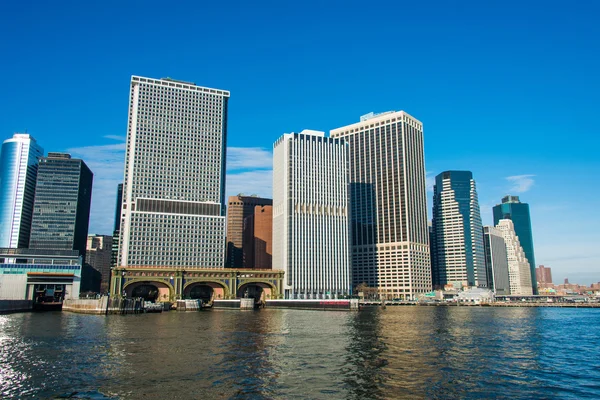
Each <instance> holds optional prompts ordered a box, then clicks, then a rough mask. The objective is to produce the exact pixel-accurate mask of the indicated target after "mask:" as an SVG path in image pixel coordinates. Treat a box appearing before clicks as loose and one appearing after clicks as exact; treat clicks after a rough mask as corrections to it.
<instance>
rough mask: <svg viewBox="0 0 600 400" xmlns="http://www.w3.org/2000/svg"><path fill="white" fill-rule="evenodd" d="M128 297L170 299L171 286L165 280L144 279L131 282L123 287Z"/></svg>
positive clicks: (150, 299)
mask: <svg viewBox="0 0 600 400" xmlns="http://www.w3.org/2000/svg"><path fill="white" fill-rule="evenodd" d="M123 292H124V293H123V295H124V296H126V297H133V298H136V297H141V298H143V299H144V300H145V301H152V302H157V301H169V300H170V298H171V288H170V287H169V286H168V285H167V284H165V283H163V282H153V281H143V282H134V283H131V284H129V285H127V286H125V288H124V289H123Z"/></svg>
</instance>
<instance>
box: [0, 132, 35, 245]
mask: <svg viewBox="0 0 600 400" xmlns="http://www.w3.org/2000/svg"><path fill="white" fill-rule="evenodd" d="M43 155H44V150H43V149H42V148H41V147H40V146H39V145H38V144H37V143H36V141H35V139H34V138H33V137H31V136H30V135H28V134H24V133H16V134H15V135H14V136H13V137H12V138H10V139H7V140H5V141H4V143H3V144H2V150H1V152H0V248H24V247H27V245H28V244H29V232H30V227H31V214H32V211H33V197H34V193H35V182H36V177H37V169H38V160H39V158H40V157H42V156H43Z"/></svg>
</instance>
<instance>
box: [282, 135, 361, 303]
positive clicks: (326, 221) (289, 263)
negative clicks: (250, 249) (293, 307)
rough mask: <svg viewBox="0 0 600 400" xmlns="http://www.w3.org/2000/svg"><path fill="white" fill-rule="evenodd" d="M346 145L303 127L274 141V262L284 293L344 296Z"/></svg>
mask: <svg viewBox="0 0 600 400" xmlns="http://www.w3.org/2000/svg"><path fill="white" fill-rule="evenodd" d="M348 211H349V210H348V145H347V144H346V143H345V142H344V140H342V139H333V138H326V137H325V135H324V133H323V132H316V131H309V130H304V131H302V132H301V133H289V134H284V135H283V136H281V137H280V138H279V139H278V140H277V141H276V142H275V144H274V145H273V265H274V266H275V267H276V268H278V269H283V270H285V283H284V288H285V297H286V298H288V299H307V298H308V299H327V298H339V297H343V296H347V295H349V294H350V293H351V286H350V283H351V282H350V243H349V240H350V237H349V217H348V214H349V213H348Z"/></svg>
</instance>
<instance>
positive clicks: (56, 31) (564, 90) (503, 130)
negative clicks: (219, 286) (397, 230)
mask: <svg viewBox="0 0 600 400" xmlns="http://www.w3.org/2000/svg"><path fill="white" fill-rule="evenodd" d="M517 4H518V3H514V5H517ZM540 4H541V3H540ZM3 7H4V8H3V10H4V11H5V12H3V13H0V15H2V16H0V19H1V21H2V24H1V26H2V27H1V28H0V29H2V32H3V33H4V34H5V36H7V37H10V38H11V40H9V41H6V42H5V43H3V44H2V48H3V51H4V53H5V54H7V55H9V57H10V59H11V62H10V63H4V64H3V65H2V66H0V72H2V74H3V76H10V77H11V79H10V80H7V82H6V85H5V87H4V90H3V92H2V95H0V105H2V107H3V110H4V112H5V116H7V117H5V118H3V119H2V120H1V121H0V134H1V135H2V138H3V139H5V138H9V137H10V136H11V135H12V134H13V133H14V132H23V131H28V132H30V133H31V134H32V135H33V136H34V137H35V138H36V140H37V141H38V143H39V144H40V145H41V146H42V147H43V148H44V149H46V151H66V152H70V153H71V154H73V156H74V157H78V158H81V159H83V160H85V161H86V163H88V165H89V167H90V169H92V170H93V171H94V173H95V184H94V197H93V200H92V201H93V205H92V218H91V221H90V233H98V234H111V232H112V224H113V221H112V220H111V219H112V218H107V217H106V216H108V215H112V213H113V212H114V206H115V199H114V191H115V188H116V185H117V184H118V183H119V182H121V181H122V179H123V165H124V158H125V156H124V148H125V145H124V138H125V136H126V128H127V120H126V119H127V115H126V113H124V112H123V111H122V110H123V109H124V108H125V107H126V105H127V101H128V98H127V94H126V93H124V92H123V87H124V85H127V82H128V81H129V79H130V76H131V75H134V74H138V75H144V76H152V77H164V76H172V77H174V78H177V79H184V80H192V81H195V82H196V83H198V84H200V85H203V86H209V87H223V88H227V89H228V90H230V91H231V93H232V100H231V103H230V110H229V111H230V117H229V121H230V124H229V132H228V146H229V149H228V160H227V163H228V165H227V167H228V187H227V195H236V194H238V193H240V192H242V193H245V194H255V193H256V194H258V195H261V196H264V197H270V195H271V191H272V189H271V176H272V172H271V157H272V154H271V144H272V142H273V141H274V140H275V139H276V138H277V137H279V136H280V135H281V134H282V133H283V132H286V131H290V130H300V129H302V128H303V127H305V126H318V127H322V128H323V130H325V131H328V130H329V129H331V128H335V127H337V126H341V125H344V124H350V123H352V122H354V120H355V118H356V115H362V114H365V113H367V112H369V111H375V112H380V111H385V110H389V109H404V110H406V111H407V112H409V113H411V114H413V115H417V116H418V117H419V119H420V120H421V121H423V123H424V125H425V132H424V137H425V157H426V160H425V166H426V170H427V177H428V179H429V182H430V184H431V180H432V179H433V177H434V176H435V175H437V174H438V173H439V172H441V171H444V170H448V169H457V170H458V169H466V170H470V171H472V172H473V173H474V174H475V175H476V176H477V183H478V193H479V198H480V206H481V213H482V219H483V224H484V225H491V224H492V211H491V209H492V207H493V206H494V205H495V204H498V203H499V202H500V200H501V198H502V197H503V196H505V195H508V194H511V195H519V196H520V197H521V199H522V201H524V202H526V203H528V204H530V208H531V219H532V226H533V235H534V242H535V254H536V263H537V264H538V265H539V264H544V265H547V266H550V267H552V269H553V273H554V277H555V280H556V281H557V282H560V281H562V279H564V278H565V277H567V276H568V277H569V279H570V280H571V281H576V282H581V283H586V284H587V283H589V282H595V281H597V280H598V275H600V253H599V252H598V250H597V248H596V245H595V243H597V242H598V241H599V240H600V236H599V235H600V234H599V233H598V232H596V229H595V226H596V225H597V224H598V222H600V221H599V220H598V218H599V217H598V215H597V214H596V213H595V212H594V207H593V201H592V200H590V199H593V198H595V196H596V195H597V194H598V190H599V189H598V188H597V187H595V186H594V185H590V184H589V182H593V180H594V179H595V171H598V169H599V168H600V164H599V161H598V160H597V159H596V158H595V156H594V154H593V151H591V149H593V148H594V143H595V140H596V139H595V138H594V132H596V131H597V128H596V127H595V118H594V117H595V114H596V113H597V107H596V104H597V101H596V100H594V98H593V97H592V93H596V92H597V91H598V88H600V81H599V80H598V77H597V75H596V74H595V73H594V71H596V70H598V67H599V62H598V61H599V60H598V59H597V57H595V56H594V55H595V54H598V52H599V50H598V42H599V41H598V37H599V33H600V30H599V27H598V26H597V24H596V23H595V20H594V18H593V16H594V15H597V13H598V7H599V6H598V5H597V4H592V3H590V4H577V5H575V4H569V5H564V4H563V5H561V6H560V7H558V5H557V4H550V5H549V4H547V3H544V5H543V7H537V8H536V7H532V8H531V9H524V10H522V12H521V13H518V15H517V14H512V13H511V14H508V13H507V11H506V10H510V9H511V8H512V6H511V4H510V3H503V4H502V5H482V4H479V3H471V4H468V3H464V4H462V5H461V6H460V7H451V6H450V5H443V4H440V5H439V7H437V8H436V11H432V10H431V8H430V7H427V6H425V5H393V4H388V5H387V6H386V9H388V10H389V12H386V13H381V8H380V7H376V6H375V5H373V7H364V6H360V5H359V4H348V6H347V7H343V9H341V10H340V9H339V8H338V7H320V8H318V12H315V10H317V8H316V7H317V5H316V4H310V3H307V4H305V5H302V6H298V7H297V10H296V11H297V12H294V13H288V12H286V11H285V10H284V7H283V5H281V6H275V7H271V9H270V10H271V11H270V13H269V14H268V15H262V14H261V13H260V12H259V10H260V7H256V8H254V7H248V8H246V7H245V6H243V5H239V6H238V7H234V8H235V9H234V10H231V11H230V10H229V9H227V8H225V6H222V5H212V6H209V7H208V8H207V7H200V6H199V5H190V4H188V5H186V6H183V5H182V6H179V5H174V6H173V7H172V8H170V9H169V10H164V13H165V14H166V15H165V18H158V17H155V16H153V15H152V13H151V11H150V9H151V8H152V7H148V9H143V10H139V9H137V8H136V9H135V12H136V13H141V14H142V15H140V18H141V19H140V21H141V20H142V19H146V20H149V21H151V22H152V23H156V24H158V26H160V27H161V29H157V30H156V33H154V32H150V33H148V34H147V35H146V36H145V37H142V38H137V36H136V46H135V47H134V48H131V47H130V46H129V45H128V41H125V40H121V38H123V37H129V36H132V35H133V36H135V35H136V34H137V32H138V30H139V28H140V27H141V25H140V24H141V22H136V21H130V20H128V19H124V18H121V17H120V15H130V13H131V12H133V11H134V9H133V7H132V6H131V5H123V6H119V7H117V6H114V7H112V8H111V7H110V6H107V7H106V8H103V7H99V6H92V5H77V6H74V7H71V8H69V9H66V10H60V11H59V10H56V9H53V8H52V7H49V6H47V5H40V6H39V7H35V8H34V9H31V10H30V9H26V8H25V6H23V5H19V4H17V3H14V4H5V5H3ZM198 7H200V8H198ZM221 7H224V8H221ZM184 11H185V13H186V14H187V13H193V12H197V13H198V12H201V13H203V14H205V15H207V16H212V17H214V18H212V19H211V18H209V20H210V21H208V22H207V23H206V24H203V25H202V26H192V25H186V24H176V23H175V21H176V18H172V19H169V18H168V17H169V16H173V17H175V16H176V15H178V14H180V13H182V12H184ZM398 13H401V14H404V15H412V16H413V18H407V19H406V20H405V23H404V24H402V26H399V25H398V24H397V20H396V18H395V17H392V16H393V15H399V14H398ZM92 15H93V16H94V17H95V18H89V16H92ZM138 15H139V14H138ZM448 15H450V16H452V18H448ZM142 17H143V18H142ZM357 18H360V20H361V21H362V22H361V23H362V24H363V25H362V27H361V28H360V29H352V28H351V27H350V26H349V25H347V24H346V22H345V21H348V20H357ZM225 19H227V20H228V21H229V22H230V25H232V26H233V27H234V28H233V29H232V31H231V32H228V33H226V34H224V35H223V34H222V33H223V32H222V30H221V29H220V28H219V23H218V21H223V20H225ZM300 21H308V22H309V23H310V25H311V26H314V29H309V30H303V31H302V32H301V33H299V32H297V31H296V32H295V31H293V30H289V29H287V28H286V27H287V26H289V25H290V24H292V25H293V24H296V23H299V22H300ZM107 23H110V26H111V28H112V30H111V33H110V34H109V35H104V34H100V32H103V31H104V30H103V29H102V26H105V25H106V24H107ZM24 25H27V26H28V27H29V29H27V30H26V31H23V30H22V29H19V27H20V26H24ZM169 28H173V29H171V30H173V31H174V32H173V33H172V34H170V35H168V34H167V35H165V33H166V32H167V31H168V30H169ZM17 31H18V32H20V33H19V34H18V35H15V34H14V32H17ZM217 32H218V33H217ZM240 32H244V35H240V34H239V33H240ZM274 33H276V34H274ZM163 35H165V37H164V38H163ZM203 35H206V36H207V37H209V38H211V39H212V40H209V41H206V42H205V43H204V44H203V45H204V46H205V49H206V51H207V52H211V54H214V55H215V57H214V58H212V59H211V61H210V62H201V61H202V60H203V58H202V57H201V56H200V55H199V54H191V53H190V52H189V51H187V50H188V49H189V48H190V47H193V46H192V45H193V44H194V43H195V42H196V41H197V38H199V37H202V36H203ZM157 43H168V46H167V47H163V48H162V51H163V52H164V54H163V56H161V57H157V56H156V48H155V44H157ZM314 43H320V44H314ZM392 45H396V48H397V49H398V50H397V51H395V52H390V51H389V49H391V48H393V47H391V46H392ZM82 48H88V49H90V51H88V52H86V53H85V55H83V56H82V53H81V49H82ZM357 49H360V50H358V51H362V49H368V50H369V51H370V52H372V53H373V54H374V53H376V52H378V51H380V52H382V53H385V54H386V55H387V57H388V59H387V60H386V62H385V63H383V64H382V63H374V62H371V61H372V60H371V61H369V60H367V59H366V58H365V59H360V60H356V61H352V62H345V63H343V64H342V63H340V61H341V60H346V59H348V60H349V59H350V58H353V57H354V58H355V55H356V52H357ZM303 54H306V56H303ZM556 54H562V56H561V57H560V58H557V57H556ZM296 55H298V56H297V57H296ZM406 55H409V56H412V57H414V60H415V61H414V62H407V61H406V60H407V59H406ZM39 58H42V59H44V60H45V62H43V63H40V62H39ZM358 58H360V57H358ZM441 64H443V66H440V65H441ZM240 65H243V66H244V67H243V68H239V66H240ZM90 75H93V81H94V96H85V98H84V100H82V97H81V96H79V95H78V94H79V93H83V92H85V91H86V90H87V89H86V87H87V84H88V82H89V80H90V78H89V76H90ZM59 81H60V82H61V84H60V85H57V84H56V82H59ZM317 93H318V94H320V95H317ZM459 115H460V116H461V117H463V118H464V119H465V121H464V122H463V123H460V124H453V123H450V121H453V120H454V119H455V118H457V117H458V116H459ZM99 116H101V117H100V118H99ZM549 137H556V138H559V140H548V138H549ZM565 137H566V138H569V139H568V140H565V139H564V138H565ZM560 138H563V139H560ZM571 138H573V139H571ZM574 138H576V139H574ZM500 140H503V141H504V140H507V141H510V143H513V145H512V146H510V147H507V146H505V145H503V146H500V145H499V144H498V143H499V141H500ZM429 189H430V190H429V192H428V193H427V200H428V210H430V209H431V196H432V192H431V186H430V188H429ZM557 193H560V196H557V195H556V194H557ZM103 196H104V197H103ZM565 237H566V238H568V240H567V241H565V239H564V238H565Z"/></svg>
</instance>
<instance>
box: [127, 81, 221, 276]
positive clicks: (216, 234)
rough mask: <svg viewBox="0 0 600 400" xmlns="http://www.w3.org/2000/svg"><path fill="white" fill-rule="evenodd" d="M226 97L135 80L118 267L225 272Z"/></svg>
mask: <svg viewBox="0 0 600 400" xmlns="http://www.w3.org/2000/svg"><path fill="white" fill-rule="evenodd" d="M228 99H229V92H228V91H225V90H218V89H210V88H205V87H200V86H196V85H195V84H193V83H186V82H181V81H175V80H172V79H169V78H167V79H150V78H143V77H139V76H133V77H132V78H131V92H130V98H129V123H128V129H127V151H126V158H125V176H124V183H123V203H122V211H121V237H120V245H119V265H120V266H122V267H129V266H154V267H161V266H163V267H185V268H191V267H201V268H212V267H214V268H220V267H223V256H224V248H225V246H224V244H225V204H224V201H225V151H226V137H227V101H228Z"/></svg>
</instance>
